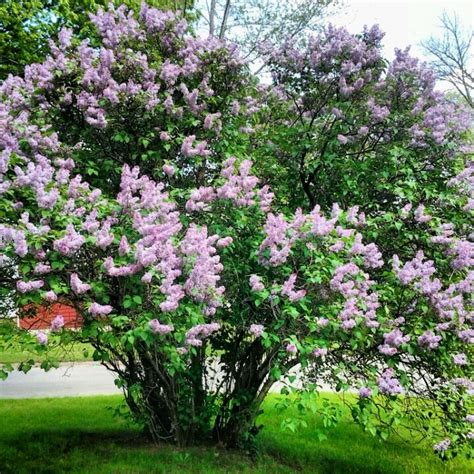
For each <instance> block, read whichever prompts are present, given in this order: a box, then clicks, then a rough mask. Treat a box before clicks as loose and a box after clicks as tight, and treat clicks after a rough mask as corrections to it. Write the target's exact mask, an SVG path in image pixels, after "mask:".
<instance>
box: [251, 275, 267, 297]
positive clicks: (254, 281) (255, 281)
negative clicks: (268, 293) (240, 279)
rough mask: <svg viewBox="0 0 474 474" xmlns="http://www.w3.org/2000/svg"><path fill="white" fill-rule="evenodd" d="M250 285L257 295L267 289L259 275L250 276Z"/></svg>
mask: <svg viewBox="0 0 474 474" xmlns="http://www.w3.org/2000/svg"><path fill="white" fill-rule="evenodd" d="M249 283H250V288H251V289H252V291H255V292H256V293H258V292H259V291H263V290H264V289H265V286H264V284H263V283H262V281H261V280H260V277H259V276H258V275H250V278H249Z"/></svg>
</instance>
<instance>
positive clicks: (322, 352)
mask: <svg viewBox="0 0 474 474" xmlns="http://www.w3.org/2000/svg"><path fill="white" fill-rule="evenodd" d="M327 353H328V350H327V348H326V347H318V348H317V349H314V350H313V352H312V353H311V354H313V356H314V357H325V356H326V354H327Z"/></svg>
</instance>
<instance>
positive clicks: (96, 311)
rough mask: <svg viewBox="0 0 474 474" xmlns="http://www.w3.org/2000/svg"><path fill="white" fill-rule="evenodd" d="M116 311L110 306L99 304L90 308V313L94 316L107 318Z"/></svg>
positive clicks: (93, 304)
mask: <svg viewBox="0 0 474 474" xmlns="http://www.w3.org/2000/svg"><path fill="white" fill-rule="evenodd" d="M113 310H114V309H113V308H112V306H110V305H101V304H99V303H96V302H94V303H92V304H91V305H90V307H89V313H90V314H92V315H94V316H106V315H107V314H110V313H111V312H112V311H113Z"/></svg>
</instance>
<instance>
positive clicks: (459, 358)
mask: <svg viewBox="0 0 474 474" xmlns="http://www.w3.org/2000/svg"><path fill="white" fill-rule="evenodd" d="M453 362H454V363H455V364H456V365H467V356H466V354H464V353H463V352H461V353H460V354H454V355H453Z"/></svg>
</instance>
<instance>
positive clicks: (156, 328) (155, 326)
mask: <svg viewBox="0 0 474 474" xmlns="http://www.w3.org/2000/svg"><path fill="white" fill-rule="evenodd" d="M148 325H149V326H150V329H151V330H152V331H153V332H154V333H156V334H161V335H163V334H168V333H170V332H171V331H173V326H171V325H169V324H161V323H160V322H159V321H158V319H152V320H151V321H150V322H149V323H148Z"/></svg>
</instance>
